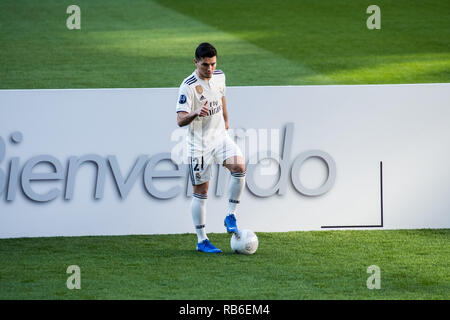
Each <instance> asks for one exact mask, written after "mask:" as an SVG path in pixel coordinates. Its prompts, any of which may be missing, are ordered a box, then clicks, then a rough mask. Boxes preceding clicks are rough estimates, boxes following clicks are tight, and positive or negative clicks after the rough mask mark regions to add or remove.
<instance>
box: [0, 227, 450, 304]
mask: <svg viewBox="0 0 450 320" xmlns="http://www.w3.org/2000/svg"><path fill="white" fill-rule="evenodd" d="M257 234H258V236H259V241H260V246H259V248H258V251H257V252H256V253H255V254H254V255H251V256H245V255H238V254H235V253H233V252H232V251H231V249H230V243H229V241H230V236H229V235H227V234H217V233H216V234H211V235H210V239H211V241H213V243H214V244H216V245H217V246H218V247H220V248H222V249H223V251H224V252H223V253H221V254H212V255H211V254H205V253H200V252H196V251H195V250H194V248H195V241H196V236H195V235H193V234H179V235H150V236H146V235H141V236H113V237H110V236H102V237H55V238H37V239H36V238H34V239H33V238H28V239H27V238H25V239H6V240H0V299H170V300H176V299H189V300H190V299H200V300H203V299H225V300H226V299H233V300H234V299H252V300H259V299H263V300H264V299H274V300H278V299H279V300H283V299H294V300H298V299H449V298H450V275H449V273H448V267H449V265H448V263H449V261H450V247H449V246H448V240H449V238H450V230H449V229H442V230H439V229H438V230H426V229H424V230H369V231H356V230H349V231H310V232H285V233H257ZM70 265H78V266H79V267H80V280H81V281H80V284H81V289H79V290H77V289H73V290H69V289H68V288H67V287H66V281H67V278H68V277H69V276H70V274H67V273H66V270H67V267H68V266H70ZM371 265H376V266H378V267H379V268H380V271H381V273H380V281H381V283H380V284H381V288H380V289H368V288H367V285H366V282H367V279H368V278H369V277H370V275H371V274H369V273H367V268H368V267H369V266H371Z"/></svg>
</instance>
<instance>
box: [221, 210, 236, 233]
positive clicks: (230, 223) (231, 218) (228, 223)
mask: <svg viewBox="0 0 450 320" xmlns="http://www.w3.org/2000/svg"><path fill="white" fill-rule="evenodd" d="M224 225H225V227H227V232H228V233H237V232H238V228H237V225H236V217H235V215H234V214H233V213H231V214H229V215H227V216H226V217H225V221H224Z"/></svg>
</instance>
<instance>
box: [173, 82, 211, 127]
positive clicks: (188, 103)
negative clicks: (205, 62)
mask: <svg viewBox="0 0 450 320" xmlns="http://www.w3.org/2000/svg"><path fill="white" fill-rule="evenodd" d="M193 101H194V94H193V92H192V90H191V88H190V87H189V86H188V85H185V84H182V85H181V87H180V92H179V95H178V103H177V124H178V126H180V127H184V126H187V125H189V124H190V123H191V122H192V121H193V120H194V119H195V118H197V117H204V116H206V115H207V114H208V110H209V109H208V107H207V106H208V101H206V102H205V103H204V104H203V106H202V107H201V108H199V109H198V110H194V105H193Z"/></svg>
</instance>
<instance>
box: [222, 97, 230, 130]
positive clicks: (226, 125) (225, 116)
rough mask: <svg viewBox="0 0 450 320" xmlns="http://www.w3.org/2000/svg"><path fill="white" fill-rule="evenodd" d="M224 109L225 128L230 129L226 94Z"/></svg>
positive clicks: (223, 98)
mask: <svg viewBox="0 0 450 320" xmlns="http://www.w3.org/2000/svg"><path fill="white" fill-rule="evenodd" d="M222 110H223V120H225V129H227V130H228V127H229V125H228V112H227V101H226V99H225V96H222Z"/></svg>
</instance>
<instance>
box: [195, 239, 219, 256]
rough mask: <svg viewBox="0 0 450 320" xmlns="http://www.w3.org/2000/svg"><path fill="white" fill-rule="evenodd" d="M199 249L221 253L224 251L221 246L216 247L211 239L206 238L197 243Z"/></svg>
mask: <svg viewBox="0 0 450 320" xmlns="http://www.w3.org/2000/svg"><path fill="white" fill-rule="evenodd" d="M197 251H200V252H206V253H219V252H222V250H220V249H219V248H216V247H214V245H213V244H212V243H211V242H210V241H209V239H205V240H203V241H202V242H200V243H197Z"/></svg>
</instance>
